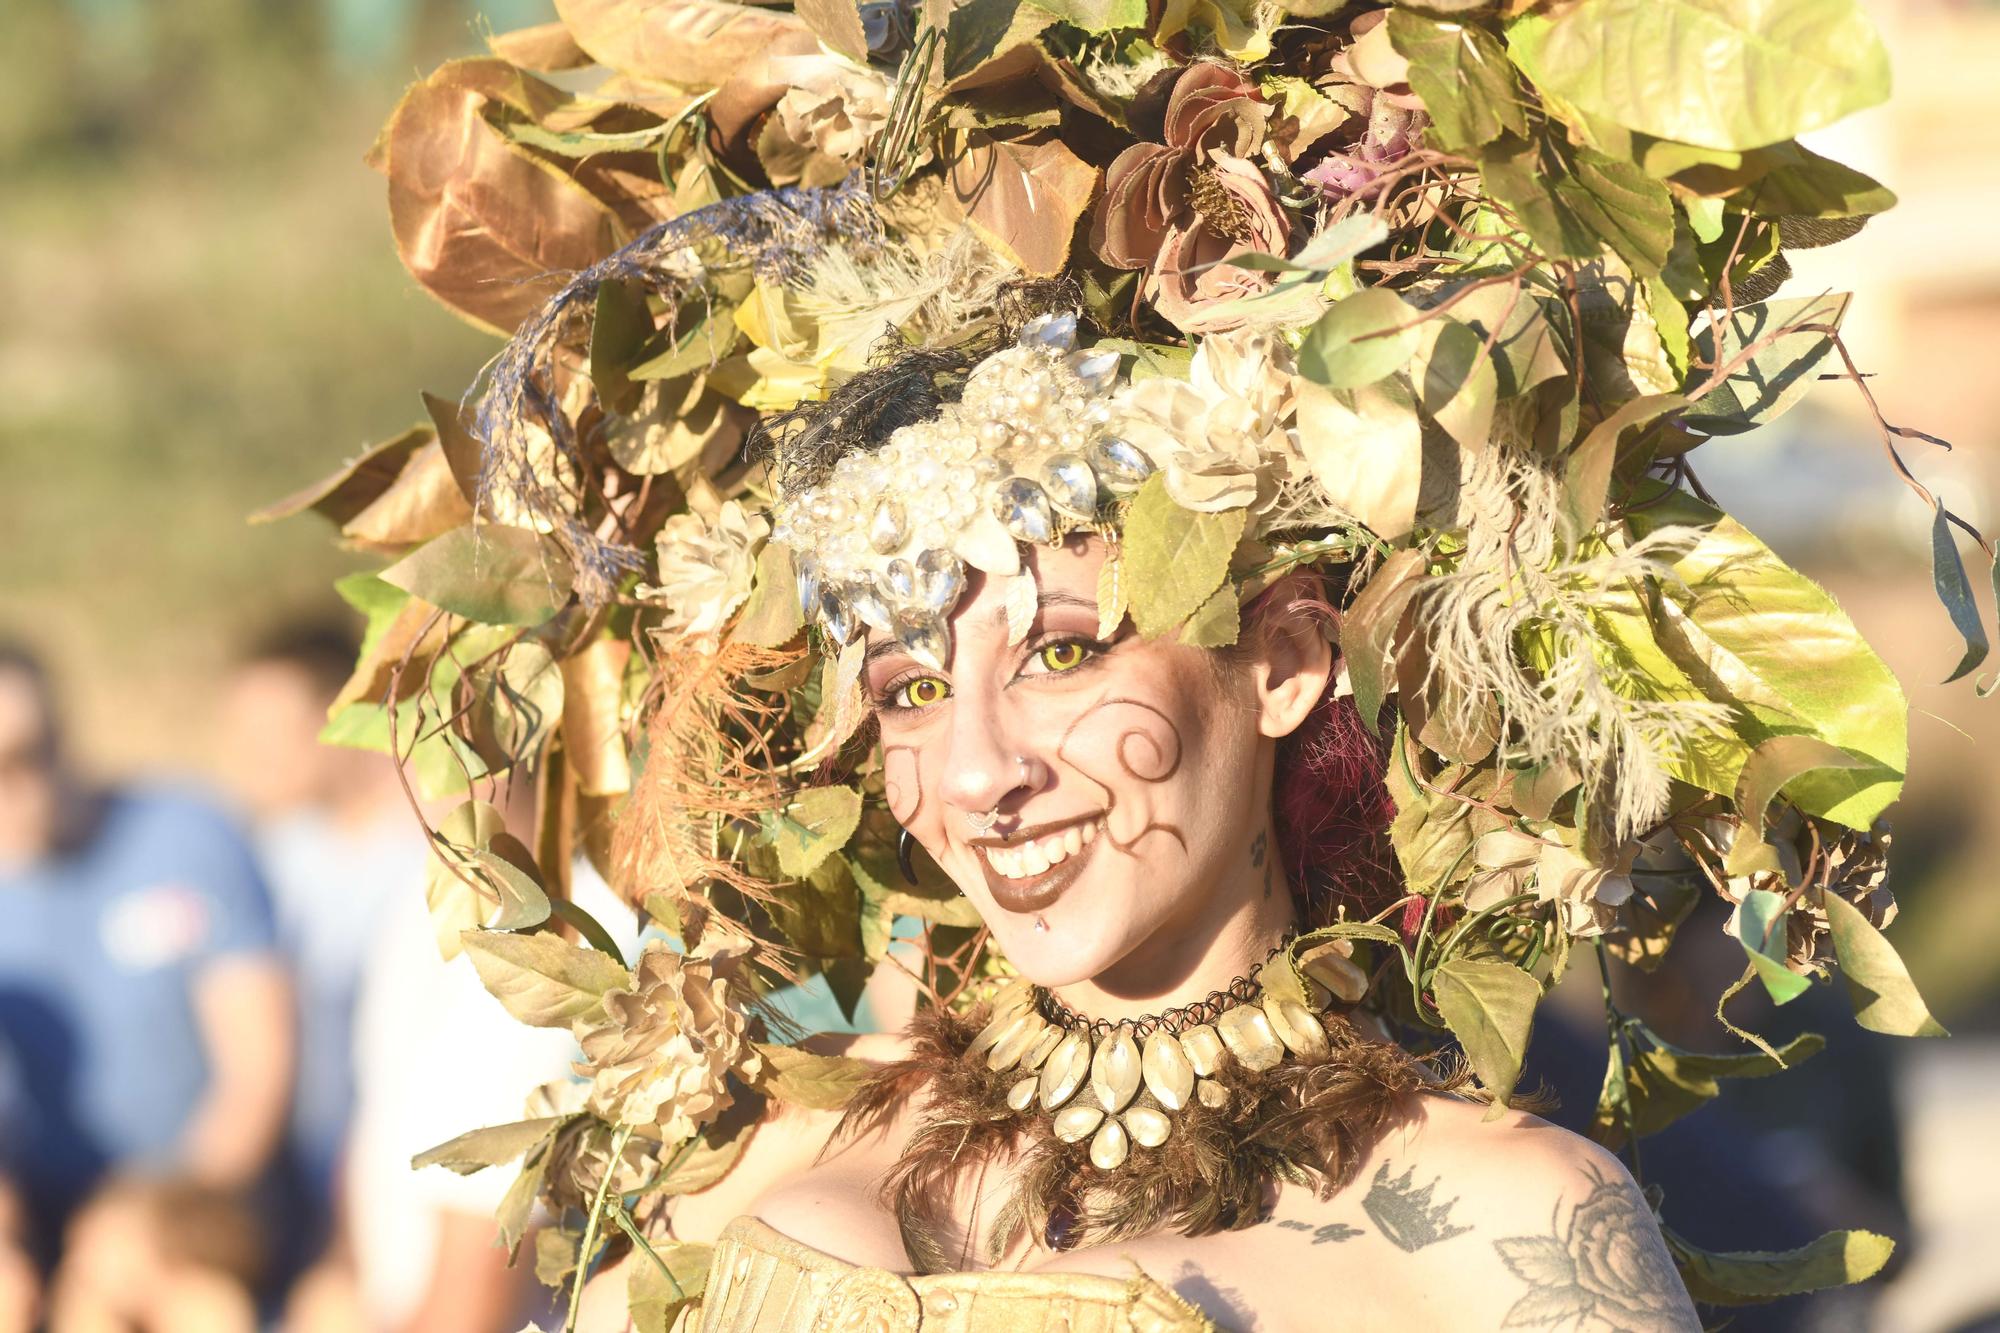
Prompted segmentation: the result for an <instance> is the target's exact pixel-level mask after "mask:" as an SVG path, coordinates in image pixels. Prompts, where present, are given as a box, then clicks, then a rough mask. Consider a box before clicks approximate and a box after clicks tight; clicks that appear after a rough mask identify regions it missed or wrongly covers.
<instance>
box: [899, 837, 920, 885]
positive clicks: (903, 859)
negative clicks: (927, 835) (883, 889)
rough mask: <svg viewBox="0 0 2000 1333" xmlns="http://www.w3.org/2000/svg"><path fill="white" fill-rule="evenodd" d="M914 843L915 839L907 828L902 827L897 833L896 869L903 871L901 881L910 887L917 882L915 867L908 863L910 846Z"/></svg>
mask: <svg viewBox="0 0 2000 1333" xmlns="http://www.w3.org/2000/svg"><path fill="white" fill-rule="evenodd" d="M915 843H916V839H915V838H912V837H911V836H910V831H909V830H908V829H904V830H903V831H902V832H901V833H900V834H899V835H897V838H896V867H897V869H899V870H901V871H902V872H903V882H904V883H906V884H908V885H910V886H911V887H912V888H914V887H915V886H916V883H917V872H916V868H915V867H913V866H912V865H911V864H910V848H911V847H912V846H913V845H914V844H915Z"/></svg>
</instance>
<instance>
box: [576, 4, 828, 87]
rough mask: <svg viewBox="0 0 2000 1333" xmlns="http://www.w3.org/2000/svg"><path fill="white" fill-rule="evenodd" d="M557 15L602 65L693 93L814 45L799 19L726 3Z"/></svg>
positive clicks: (592, 7) (587, 9) (589, 8)
mask: <svg viewBox="0 0 2000 1333" xmlns="http://www.w3.org/2000/svg"><path fill="white" fill-rule="evenodd" d="M556 13H557V14H558V15H560V16H561V17H562V20H563V22H564V23H566V24H567V25H569V30H570V32H571V34H572V35H574V36H575V38H576V43H577V45H578V46H580V47H582V48H583V49H584V50H585V51H587V52H589V53H590V55H591V57H592V58H593V59H594V60H596V61H597V63H599V64H600V65H609V66H610V67H611V68H613V69H615V70H617V71H619V72H620V73H621V74H628V75H632V76H635V77H637V78H641V79H651V80H658V81H661V82H665V83H673V84H679V85H680V86H682V87H683V88H690V89H693V90H695V91H698V92H699V91H706V90H707V89H710V88H714V87H717V86H718V85H720V84H721V83H722V82H723V80H725V79H727V78H729V77H730V76H731V75H732V74H734V73H736V71H737V70H738V69H740V68H741V67H742V66H743V65H745V64H747V63H748V62H749V61H751V60H754V59H757V58H758V57H761V56H768V55H773V54H778V53H779V48H781V47H782V48H784V49H785V50H788V51H792V52H796V53H799V54H803V53H805V52H807V51H813V50H817V49H818V47H819V40H818V39H817V38H816V37H814V36H813V34H812V31H811V30H810V29H809V28H807V26H806V24H805V21H804V20H803V19H801V18H799V17H797V16H796V15H794V14H789V13H786V12H785V11H783V10H780V9H764V8H759V7H754V6H751V5H737V4H730V3H728V2H727V0H557V2H556Z"/></svg>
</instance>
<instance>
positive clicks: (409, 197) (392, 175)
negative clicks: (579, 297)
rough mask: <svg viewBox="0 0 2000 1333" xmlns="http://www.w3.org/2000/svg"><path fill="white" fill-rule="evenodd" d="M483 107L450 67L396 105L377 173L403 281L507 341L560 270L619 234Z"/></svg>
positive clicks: (595, 255)
mask: <svg viewBox="0 0 2000 1333" xmlns="http://www.w3.org/2000/svg"><path fill="white" fill-rule="evenodd" d="M492 63H494V64H498V62H492ZM503 68H504V66H503ZM489 100H490V99H489V98H488V97H487V96H486V95H485V94H483V93H481V92H478V91H474V90H472V89H468V88H465V87H460V86H456V84H455V83H454V79H453V70H452V67H451V66H446V67H445V68H444V69H441V70H439V71H438V72H437V73H436V74H434V75H432V77H431V79H430V80H428V81H426V82H424V83H420V84H417V85H416V86H415V87H413V88H411V89H410V90H409V92H407V93H405V94H404V96H403V100H402V102H401V103H400V104H398V106H397V107H396V110H395V114H394V115H393V116H392V117H391V118H390V121H389V126H388V129H387V130H386V131H385V140H384V142H385V145H386V156H385V158H384V162H383V166H384V170H385V171H386V172H387V174H388V177H389V221H390V225H391V228H392V229H393V230H394V232H395V237H396V250H397V253H398V254H400V255H401V256H402V259H403V263H404V265H405V266H406V267H407V268H408V269H409V270H410V273H411V275H412V276H414V277H415V278H416V280H417V281H418V282H419V283H421V284H422V285H423V287H424V289H425V290H427V291H429V292H430V293H431V295H433V296H435V297H437V299H438V300H440V301H442V302H443V303H444V304H445V305H446V306H447V307H449V308H450V309H452V310H453V311H455V312H457V313H458V314H460V315H462V316H464V317H465V318H466V319H467V320H469V321H470V322H472V323H473V324H475V325H477V326H478V327H480V328H483V329H486V330H488V331H489V332H493V333H499V334H505V333H508V332H510V331H512V330H513V329H514V327H515V326H516V325H518V324H519V323H520V322H521V321H522V319H524V318H526V317H527V315H529V314H530V313H532V312H533V311H535V310H537V309H539V308H540V306H541V304H542V303H543V302H544V301H545V300H547V299H548V297H549V296H550V294H551V293H553V292H554V291H555V290H556V288H557V287H558V286H560V285H561V283H562V277H561V275H562V273H563V272H564V271H566V270H574V269H581V268H587V267H589V266H590V265H591V264H592V263H594V262H596V261H597V260H598V259H601V258H603V257H604V256H605V255H607V254H609V253H610V252H611V251H612V250H613V249H615V248H616V247H617V245H618V241H619V236H620V233H619V229H618V226H617V223H616V221H615V219H614V218H613V216H612V213H611V211H610V209H608V208H607V207H606V206H605V205H604V204H603V203H602V202H600V201H599V200H598V199H596V198H595V197H593V196H592V195H591V194H590V193H589V191H587V190H585V189H584V188H583V187H582V186H581V185H579V184H577V183H576V182H575V181H574V180H572V179H570V177H569V176H567V175H565V174H564V173H563V172H562V171H561V170H560V169H558V168H557V167H555V166H552V165H551V164H549V163H548V162H546V161H544V160H543V159H541V158H539V157H537V156H535V155H534V154H533V153H531V152H529V151H528V150H527V149H525V148H522V147H520V146H519V145H517V144H513V143H510V142H508V140H507V139H506V137H505V136H503V135H502V134H500V133H499V131H497V130H495V129H494V128H493V127H492V126H491V125H490V124H488V123H487V120H486V117H485V115H484V112H485V109H486V106H487V104H488V102H489Z"/></svg>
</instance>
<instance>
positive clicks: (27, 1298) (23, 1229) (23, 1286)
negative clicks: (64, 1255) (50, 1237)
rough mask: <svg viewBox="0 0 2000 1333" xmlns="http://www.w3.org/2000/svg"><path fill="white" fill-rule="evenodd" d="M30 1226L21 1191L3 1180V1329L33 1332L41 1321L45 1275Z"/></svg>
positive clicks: (11, 1332) (0, 1321)
mask: <svg viewBox="0 0 2000 1333" xmlns="http://www.w3.org/2000/svg"><path fill="white" fill-rule="evenodd" d="M0 1132H4V1126H0ZM27 1227H28V1213H27V1208H26V1206H25V1205H24V1204H23V1203H22V1201H21V1193H20V1191H19V1190H17V1189H15V1188H14V1186H13V1184H12V1183H11V1182H9V1181H6V1180H0V1333H29V1330H30V1329H33V1328H36V1327H39V1325H40V1323H41V1317H42V1275H41V1273H40V1272H39V1271H37V1269H36V1267H35V1260H34V1257H33V1256H32V1255H31V1254H30V1253H29V1250H28V1237H27Z"/></svg>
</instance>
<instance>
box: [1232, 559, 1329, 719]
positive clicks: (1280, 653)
mask: <svg viewBox="0 0 2000 1333" xmlns="http://www.w3.org/2000/svg"><path fill="white" fill-rule="evenodd" d="M1324 597H1325V594H1324V592H1323V591H1322V590H1321V589H1320V587H1319V584H1318V582H1317V580H1315V579H1312V578H1310V577H1308V576H1307V575H1304V574H1300V573H1292V574H1287V575H1286V576H1285V577H1284V578H1282V579H1280V580H1279V581H1278V582H1277V583H1276V584H1275V585H1274V586H1273V587H1272V588H1271V590H1270V591H1269V592H1268V593H1266V594H1265V595H1264V598H1263V599H1262V601H1261V603H1260V604H1259V606H1258V608H1257V615H1256V617H1255V621H1254V624H1253V625H1252V626H1251V642H1250V645H1249V646H1250V648H1251V652H1252V658H1251V669H1252V674H1253V676H1254V678H1255V680H1256V683H1257V730H1258V731H1259V732H1260V733H1262V734H1263V735H1266V736H1273V737H1277V736H1289V735H1291V734H1292V733H1293V732H1294V731H1296V730H1298V729H1299V727H1300V726H1301V725H1302V724H1303V723H1304V722H1305V720H1306V718H1307V717H1308V716H1310V715H1311V713H1312V710H1313V708H1314V707H1315V706H1316V705H1317V704H1318V703H1319V701H1320V698H1321V696H1323V695H1324V694H1325V693H1326V687H1327V684H1328V682H1329V681H1331V680H1332V679H1333V669H1334V650H1333V645H1332V643H1330V642H1328V640H1327V635H1326V629H1327V624H1328V621H1327V617H1326V616H1324V615H1319V614H1314V610H1313V607H1314V604H1316V603H1320V602H1322V601H1323V600H1324Z"/></svg>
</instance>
